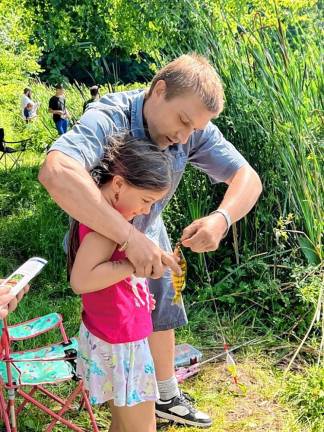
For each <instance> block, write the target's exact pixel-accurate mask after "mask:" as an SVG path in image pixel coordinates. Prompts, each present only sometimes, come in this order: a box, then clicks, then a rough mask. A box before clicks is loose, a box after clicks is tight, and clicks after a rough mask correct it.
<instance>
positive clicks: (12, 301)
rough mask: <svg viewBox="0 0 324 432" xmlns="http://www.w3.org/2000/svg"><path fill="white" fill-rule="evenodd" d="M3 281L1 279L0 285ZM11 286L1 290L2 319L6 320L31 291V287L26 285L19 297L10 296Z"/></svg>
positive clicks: (0, 312) (0, 316)
mask: <svg viewBox="0 0 324 432" xmlns="http://www.w3.org/2000/svg"><path fill="white" fill-rule="evenodd" d="M1 282H3V279H0V284H1ZM10 288H11V287H10V286H4V287H1V288H0V307H1V309H0V318H5V317H6V316H7V315H8V313H9V312H12V311H13V310H15V309H16V307H17V304H18V303H19V302H20V300H21V299H22V298H23V296H24V295H25V293H26V292H27V291H28V290H29V285H26V286H25V287H24V288H23V289H22V290H21V291H20V293H19V294H17V296H13V295H12V294H9V292H10Z"/></svg>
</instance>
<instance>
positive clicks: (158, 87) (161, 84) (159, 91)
mask: <svg viewBox="0 0 324 432" xmlns="http://www.w3.org/2000/svg"><path fill="white" fill-rule="evenodd" d="M165 93H166V82H165V81H164V80H159V81H157V83H156V84H155V86H154V89H153V94H155V95H156V96H158V97H160V96H165Z"/></svg>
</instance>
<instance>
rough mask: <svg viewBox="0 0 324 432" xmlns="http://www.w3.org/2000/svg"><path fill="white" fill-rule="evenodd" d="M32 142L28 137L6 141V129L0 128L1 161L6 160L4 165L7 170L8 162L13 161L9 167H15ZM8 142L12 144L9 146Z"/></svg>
mask: <svg viewBox="0 0 324 432" xmlns="http://www.w3.org/2000/svg"><path fill="white" fill-rule="evenodd" d="M30 142H31V138H27V139H25V140H21V141H5V139H4V129H3V128H0V162H1V161H3V162H4V167H5V170H6V171H7V170H8V167H9V164H8V162H11V166H10V168H9V169H13V168H14V167H15V166H16V165H17V164H18V162H19V160H20V158H21V156H22V154H23V152H24V151H25V150H26V148H27V144H28V143H30ZM7 144H10V146H7ZM12 144H14V146H12ZM17 144H18V146H17Z"/></svg>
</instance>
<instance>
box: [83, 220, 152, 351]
mask: <svg viewBox="0 0 324 432" xmlns="http://www.w3.org/2000/svg"><path fill="white" fill-rule="evenodd" d="M90 232H92V230H91V229H90V228H88V227H87V226H85V225H83V224H80V225H79V239H80V243H81V242H82V240H83V239H84V237H85V236H86V235H87V234H88V233H90ZM122 259H125V253H124V252H119V251H118V250H117V249H116V250H115V252H114V253H113V255H112V257H111V258H110V260H109V261H119V260H122ZM82 303H83V311H82V320H83V322H84V325H85V326H86V327H87V329H88V330H89V331H90V332H91V333H92V334H93V335H95V336H97V337H99V338H100V339H103V340H105V341H106V342H109V343H111V344H117V343H125V342H133V341H136V340H140V339H143V338H145V337H147V336H148V335H150V334H151V333H152V319H151V307H150V303H151V302H150V291H149V287H148V283H147V280H146V279H144V278H138V277H135V276H133V275H132V276H130V277H128V278H126V279H124V280H122V281H120V282H118V283H115V284H114V285H111V286H109V287H107V288H104V289H102V290H100V291H95V292H92V293H88V294H82Z"/></svg>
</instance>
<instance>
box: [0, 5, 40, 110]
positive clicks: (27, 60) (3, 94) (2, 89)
mask: <svg viewBox="0 0 324 432" xmlns="http://www.w3.org/2000/svg"><path fill="white" fill-rule="evenodd" d="M0 21H1V30H0V84H1V85H0V107H1V111H2V109H3V106H2V104H3V99H4V98H8V99H9V98H11V103H12V104H15V103H16V96H17V94H16V92H15V90H16V86H17V83H21V82H22V81H23V80H24V79H26V78H27V77H28V76H29V75H30V74H35V73H37V72H39V71H40V66H39V65H38V63H37V60H38V58H39V55H40V49H39V47H38V46H37V45H35V44H33V43H32V42H31V37H32V33H33V14H32V12H31V11H28V10H26V9H25V8H24V7H23V5H22V4H21V2H19V1H16V0H2V1H1V2H0Z"/></svg>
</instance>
